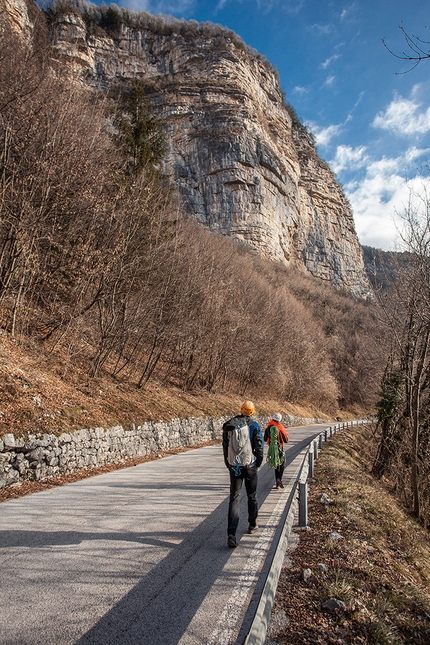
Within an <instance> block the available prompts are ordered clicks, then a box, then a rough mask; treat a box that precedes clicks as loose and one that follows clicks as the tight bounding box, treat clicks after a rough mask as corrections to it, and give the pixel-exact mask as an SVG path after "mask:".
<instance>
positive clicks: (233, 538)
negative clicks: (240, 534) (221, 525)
mask: <svg viewBox="0 0 430 645" xmlns="http://www.w3.org/2000/svg"><path fill="white" fill-rule="evenodd" d="M227 546H228V547H229V548H230V549H235V548H236V547H237V542H236V536H235V535H229V536H228V538H227Z"/></svg>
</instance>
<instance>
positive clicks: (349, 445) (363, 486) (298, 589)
mask: <svg viewBox="0 0 430 645" xmlns="http://www.w3.org/2000/svg"><path fill="white" fill-rule="evenodd" d="M376 443H377V442H376V440H375V437H374V428H373V429H372V428H371V427H370V428H369V427H358V428H356V429H353V430H347V431H341V432H340V433H338V434H337V435H336V436H335V437H334V438H333V439H331V440H330V441H329V442H328V443H327V444H325V445H324V449H323V450H322V451H321V453H320V455H319V458H318V461H317V462H316V467H315V478H314V480H313V482H312V483H311V484H310V485H309V508H308V510H309V518H308V522H309V530H308V531H299V542H298V546H297V547H296V548H294V547H293V548H291V549H290V550H289V551H288V552H287V556H288V557H287V559H286V561H285V565H284V568H283V569H282V571H281V576H280V581H279V585H278V590H277V594H276V600H275V605H274V608H273V612H272V620H271V624H270V627H269V631H268V639H267V641H266V643H267V645H272V643H276V644H277V645H283V644H284V643H289V644H291V645H302V644H303V645H304V644H305V643H312V644H313V645H323V644H324V645H325V644H330V645H344V644H346V643H351V644H354V645H355V644H363V645H426V644H427V643H429V642H430V545H429V540H428V532H427V531H426V530H425V529H424V528H423V527H421V526H420V525H419V523H418V522H417V520H416V519H415V518H414V517H412V516H411V515H410V514H409V513H408V512H407V511H405V509H404V508H403V507H402V506H401V505H400V504H399V502H397V501H396V499H395V496H394V495H393V487H392V483H391V482H389V481H388V480H385V479H382V480H380V481H377V480H376V479H375V478H374V477H373V476H372V474H371V469H372V466H373V459H372V455H373V454H374V453H375V449H376ZM330 600H331V601H332V602H331V603H330V604H328V605H326V604H325V603H327V601H330ZM334 601H337V603H335V602H334Z"/></svg>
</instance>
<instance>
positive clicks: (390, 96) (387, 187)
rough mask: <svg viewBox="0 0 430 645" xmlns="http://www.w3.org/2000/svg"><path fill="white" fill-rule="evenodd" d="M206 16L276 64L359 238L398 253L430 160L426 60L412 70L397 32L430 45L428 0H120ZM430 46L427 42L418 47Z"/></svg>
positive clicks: (146, 8)
mask: <svg viewBox="0 0 430 645" xmlns="http://www.w3.org/2000/svg"><path fill="white" fill-rule="evenodd" d="M117 4H119V5H120V6H126V7H129V8H131V9H136V10H143V11H148V12H149V13H152V14H158V13H161V14H169V15H173V16H175V17H176V18H184V19H186V20H190V19H193V20H197V21H199V22H205V21H209V22H212V23H216V24H221V25H223V26H225V27H228V28H229V29H232V30H233V31H234V32H236V33H237V34H238V35H239V36H240V37H241V38H242V39H243V40H244V41H245V42H246V44H247V45H250V46H251V47H253V48H255V49H256V50H258V51H259V52H260V53H262V54H264V56H265V57H266V58H268V60H269V61H270V62H271V63H272V64H273V65H274V66H275V67H276V68H277V70H278V72H279V76H280V82H281V86H282V89H283V91H284V93H285V96H286V100H287V101H288V103H290V104H291V105H292V106H293V108H294V109H295V111H296V113H297V115H298V117H299V119H300V120H301V122H302V123H304V124H305V125H306V126H307V128H308V129H309V130H310V131H311V132H312V133H313V135H314V136H315V139H316V143H317V151H318V154H319V156H320V157H321V158H322V159H324V160H325V161H326V162H327V163H328V164H329V166H330V167H331V169H332V170H333V171H334V172H335V174H336V177H337V180H338V182H339V183H340V184H341V186H342V187H343V190H344V192H345V194H346V196H347V198H348V199H349V201H350V203H351V206H352V210H353V214H354V220H355V226H356V230H357V234H358V237H359V240H360V242H361V244H364V245H368V246H372V247H375V248H380V249H383V250H400V249H401V239H400V237H399V231H401V227H402V221H403V220H402V214H404V213H405V211H406V209H407V208H408V204H409V200H410V196H411V195H413V194H418V195H420V194H422V193H423V191H424V190H425V186H426V184H427V181H428V176H429V170H428V162H429V160H430V60H428V61H427V60H424V61H422V62H421V63H420V64H419V65H417V66H416V67H415V68H414V69H411V68H412V67H413V64H411V63H408V62H405V61H402V60H399V59H397V58H396V57H395V56H394V55H392V54H391V53H390V52H389V51H388V50H387V48H386V47H384V44H383V42H382V41H383V39H384V41H385V43H386V45H387V47H388V48H389V49H390V50H391V51H392V52H394V53H396V54H401V52H402V51H405V50H407V44H406V42H405V39H404V35H403V33H402V31H401V29H400V27H401V26H403V29H404V30H405V32H406V33H407V34H409V35H411V36H418V37H419V38H421V40H423V41H430V0H409V1H408V2H406V1H405V0H355V1H354V0H353V1H348V0H345V1H342V0H333V1H332V2H330V1H329V2H325V1H324V0H215V1H214V2H210V1H209V0H120V1H119V2H117ZM424 48H425V49H426V50H430V44H427V45H424Z"/></svg>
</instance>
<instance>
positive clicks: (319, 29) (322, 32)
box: [309, 24, 333, 36]
mask: <svg viewBox="0 0 430 645" xmlns="http://www.w3.org/2000/svg"><path fill="white" fill-rule="evenodd" d="M309 31H313V32H314V33H316V34H317V36H326V35H327V34H330V33H331V32H332V31H333V27H332V25H318V24H314V25H311V26H310V27H309Z"/></svg>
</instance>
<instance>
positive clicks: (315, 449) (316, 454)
mask: <svg viewBox="0 0 430 645" xmlns="http://www.w3.org/2000/svg"><path fill="white" fill-rule="evenodd" d="M313 444H314V458H315V459H318V443H317V442H316V441H314V442H313Z"/></svg>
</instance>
